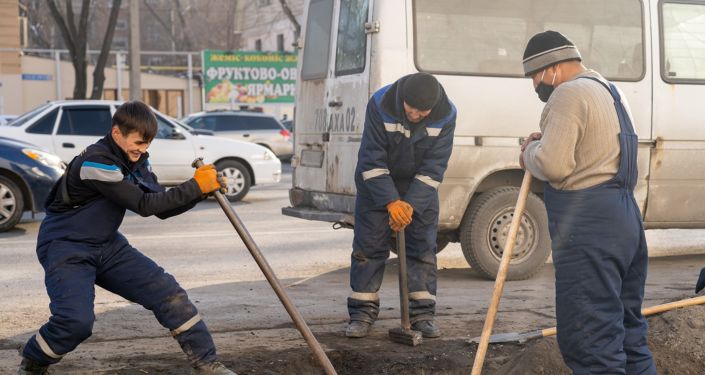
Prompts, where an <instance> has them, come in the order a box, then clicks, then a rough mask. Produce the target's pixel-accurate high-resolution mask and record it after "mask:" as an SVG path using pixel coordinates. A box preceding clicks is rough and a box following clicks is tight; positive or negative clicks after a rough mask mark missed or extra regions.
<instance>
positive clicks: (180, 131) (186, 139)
mask: <svg viewBox="0 0 705 375" xmlns="http://www.w3.org/2000/svg"><path fill="white" fill-rule="evenodd" d="M120 104H122V102H119V101H106V100H70V101H54V102H50V103H47V104H44V105H42V106H40V107H38V108H35V109H33V110H32V111H30V112H27V113H25V114H24V115H22V116H20V117H18V118H17V119H15V121H13V122H12V123H11V124H10V125H8V126H2V127H0V136H7V137H11V138H15V139H20V140H23V141H25V142H29V143H33V144H35V145H38V146H40V147H42V148H44V149H46V150H49V151H51V152H52V153H54V154H56V155H58V156H59V157H60V158H61V159H62V160H63V161H64V162H65V163H69V162H70V161H71V159H73V157H74V156H76V155H77V154H78V153H79V152H81V151H82V150H83V149H85V148H86V147H87V146H89V145H91V144H93V143H95V142H96V141H97V140H98V139H100V138H102V137H103V136H105V135H106V134H108V132H109V130H110V128H111V126H112V115H113V114H114V113H115V110H116V108H117V107H119V106H120ZM153 111H154V114H155V115H156V116H157V122H158V124H159V130H158V131H157V135H156V137H155V138H154V140H153V141H152V144H151V145H150V147H149V155H150V157H149V160H150V163H151V164H152V168H153V169H154V172H155V173H156V174H157V177H159V182H160V183H161V184H163V185H167V186H168V185H177V184H180V183H182V182H184V181H186V180H188V179H190V178H191V177H193V172H194V170H193V168H192V167H191V163H192V162H193V160H194V159H195V158H196V157H202V158H203V160H204V161H205V162H206V163H214V164H215V166H216V169H217V170H218V171H220V172H222V173H223V175H224V176H225V177H226V178H227V182H228V187H227V193H226V194H225V195H226V196H227V197H228V199H229V200H230V201H238V200H240V199H242V198H243V197H244V196H245V195H246V194H247V192H248V191H249V189H250V186H253V185H255V184H269V183H277V182H279V181H280V179H281V162H280V161H279V159H278V158H277V157H276V156H275V155H274V153H272V151H270V150H268V149H267V148H265V147H262V146H260V145H257V144H254V143H249V142H243V141H237V140H233V139H227V138H220V137H215V136H212V135H206V134H208V132H203V131H198V130H194V129H192V128H190V127H188V126H187V125H184V124H182V123H179V122H178V121H176V120H174V119H172V118H170V117H168V116H166V115H164V114H162V113H160V112H159V111H157V110H154V109H153Z"/></svg>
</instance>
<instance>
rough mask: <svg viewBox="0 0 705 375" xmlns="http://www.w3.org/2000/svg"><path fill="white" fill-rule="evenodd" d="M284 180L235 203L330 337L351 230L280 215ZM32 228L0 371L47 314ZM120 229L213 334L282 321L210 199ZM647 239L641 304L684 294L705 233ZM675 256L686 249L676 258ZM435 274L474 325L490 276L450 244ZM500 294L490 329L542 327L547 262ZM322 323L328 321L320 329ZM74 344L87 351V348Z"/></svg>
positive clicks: (3, 329) (0, 347) (105, 327)
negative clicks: (500, 316) (169, 278)
mask: <svg viewBox="0 0 705 375" xmlns="http://www.w3.org/2000/svg"><path fill="white" fill-rule="evenodd" d="M290 185H291V167H290V166H289V165H285V166H284V175H283V179H282V182H281V183H280V184H277V185H273V186H262V187H256V188H254V189H252V190H251V192H250V193H249V195H248V196H247V197H246V198H245V199H244V201H242V202H239V203H237V204H235V205H234V208H235V210H236V212H237V213H238V215H240V217H241V218H242V220H243V221H244V223H245V225H246V226H247V228H248V229H249V231H250V232H251V234H252V236H253V237H254V239H255V241H256V242H257V243H258V244H259V246H260V248H261V250H262V251H263V253H264V255H265V257H266V258H267V259H268V261H269V263H270V265H271V266H272V268H273V269H274V270H275V272H276V273H277V275H278V276H279V278H280V279H282V280H283V283H284V284H285V285H287V286H288V287H287V290H288V291H290V293H291V295H292V298H293V299H294V300H295V302H296V303H297V305H298V306H299V307H300V308H301V310H302V312H303V313H304V315H305V316H307V320H308V321H309V322H311V323H312V324H314V325H320V326H321V328H319V329H321V330H327V331H331V332H339V331H340V330H342V328H343V327H344V322H345V320H346V318H347V314H346V310H345V298H346V297H347V295H348V293H349V287H348V286H347V272H348V268H347V267H348V266H349V259H350V247H351V243H352V231H350V230H333V229H332V228H331V225H330V224H328V223H321V222H312V221H305V220H300V219H295V218H290V217H286V216H283V215H281V211H280V210H281V208H282V207H284V206H287V205H288V193H287V192H288V189H289V186H290ZM38 227H39V221H38V220H31V219H27V220H25V221H23V223H21V224H20V225H19V227H18V228H16V229H15V230H13V231H10V232H7V233H1V234H0V374H2V373H6V372H4V371H7V369H9V368H11V367H12V366H14V364H15V363H16V361H17V357H16V353H15V351H14V349H13V348H14V347H15V346H16V345H18V344H20V343H22V342H24V340H26V339H27V338H28V337H29V336H31V335H32V334H33V332H34V331H35V330H36V329H37V328H38V327H39V326H40V325H41V324H43V323H44V322H45V321H46V319H47V318H48V316H49V311H48V302H49V301H48V298H47V296H46V292H45V290H44V283H43V271H42V268H41V266H40V265H39V263H38V262H37V260H36V255H35V244H36V234H37V229H38ZM121 231H122V232H123V233H124V234H125V235H126V236H127V238H128V239H129V240H130V242H131V243H132V245H133V246H135V247H136V248H138V249H140V250H141V251H142V252H143V253H145V254H146V255H148V256H149V257H151V258H152V259H154V260H155V261H156V262H157V263H159V264H160V265H161V266H163V267H164V268H165V269H166V270H167V271H168V272H170V273H172V274H173V275H174V276H175V277H176V279H177V280H178V281H179V282H180V283H181V285H182V286H183V287H184V288H185V289H187V290H188V291H189V294H190V295H191V297H192V298H193V299H194V300H196V301H197V304H198V306H199V309H200V310H201V311H202V312H205V313H204V315H205V316H207V320H208V321H209V325H210V326H211V328H212V329H213V330H214V332H216V337H217V335H218V332H220V333H222V335H226V336H227V335H228V334H229V333H231V332H242V331H246V330H250V331H252V332H256V331H257V330H265V331H266V330H269V329H275V328H276V329H279V328H282V327H290V326H291V324H290V320H289V318H288V317H287V316H286V314H285V313H284V312H283V309H282V308H281V307H280V305H279V303H278V301H277V300H276V298H275V297H274V296H273V293H272V292H271V290H270V289H269V287H268V286H267V284H266V283H265V282H263V280H264V277H263V275H262V273H261V272H260V270H259V269H258V267H257V265H256V264H255V262H254V261H253V260H252V258H251V256H250V254H249V253H248V252H247V250H246V248H245V246H244V245H243V244H242V242H241V241H240V239H239V238H238V237H237V235H236V233H235V231H234V230H233V228H232V226H231V224H230V223H229V221H227V219H226V217H225V216H224V214H223V213H222V211H221V209H220V207H219V206H218V205H217V203H216V202H215V201H214V200H209V201H206V202H203V203H201V204H199V205H198V206H197V207H196V208H195V209H194V210H192V211H190V212H188V213H186V214H183V215H181V216H178V217H174V218H171V219H168V220H166V221H162V220H159V219H157V218H142V217H139V216H138V215H134V214H128V215H127V217H126V218H125V221H124V223H123V225H122V227H121ZM647 239H648V241H649V245H650V251H651V254H652V256H653V257H654V260H653V261H652V264H653V265H652V268H651V269H652V270H656V271H654V272H651V273H650V275H649V280H648V282H647V284H648V285H647V296H646V301H647V303H645V304H646V305H651V304H656V303H661V302H663V301H666V300H669V299H672V298H674V297H679V296H681V295H684V294H687V293H688V292H689V291H690V290H691V289H692V285H694V283H695V279H696V278H697V271H698V270H699V269H700V267H702V266H705V256H704V255H701V254H704V253H705V230H659V231H656V230H654V231H648V232H647ZM684 254H690V255H687V256H680V255H684ZM657 257H661V258H659V259H656V258H657ZM392 264H394V263H393V262H392ZM439 269H441V271H440V272H439V275H440V276H439V285H440V286H439V305H440V306H442V305H447V309H449V311H450V310H451V309H452V313H448V312H446V311H445V310H444V311H441V312H440V313H439V315H441V316H443V315H445V316H447V318H446V319H448V322H449V324H450V322H451V320H452V319H455V318H454V317H457V316H462V319H465V320H471V321H479V322H481V320H482V316H483V314H484V308H485V305H486V302H487V301H488V300H489V294H490V293H491V285H492V283H491V282H489V281H486V280H482V279H480V278H479V277H478V276H477V274H475V273H474V272H473V271H472V270H471V269H469V268H468V266H467V263H465V260H464V258H463V256H462V252H461V250H460V246H459V245H458V244H450V245H449V246H448V247H447V248H446V249H445V250H444V251H443V252H442V253H441V254H439ZM395 270H396V268H395V267H389V271H388V275H387V277H385V284H384V286H383V294H382V296H383V298H387V301H388V302H387V308H386V309H384V310H383V312H382V314H381V319H382V320H384V319H389V322H390V324H392V322H393V321H394V319H396V316H398V315H397V314H398V312H395V311H394V305H395V304H396V303H398V299H397V298H398V297H395V295H396V290H395V288H396V286H395V283H396V279H395V276H394V274H393V273H394V272H395ZM389 273H391V275H390V274H389ZM652 274H654V275H653V276H652ZM527 290H529V291H530V292H528V297H527ZM674 291H675V292H674ZM506 293H507V299H508V300H509V301H511V300H512V299H519V300H522V301H525V302H522V303H523V305H522V306H521V308H520V307H518V306H515V305H514V304H512V303H507V304H506V306H505V305H503V306H505V307H504V308H505V309H504V312H505V313H510V314H515V315H512V316H513V318H512V319H508V320H507V321H506V322H504V323H498V324H499V327H502V325H503V324H504V326H505V327H506V328H516V329H521V328H529V327H524V326H525V325H527V324H528V323H529V322H530V323H532V324H548V325H549V326H550V323H551V321H552V319H553V314H554V308H553V306H552V294H553V290H552V269H551V267H550V266H547V267H545V269H544V271H542V272H541V273H539V275H537V277H535V278H534V279H532V280H529V281H527V282H521V283H508V286H507V292H506ZM513 293H514V294H513ZM690 293H692V291H690ZM385 296H386V297H385ZM464 296H467V298H464ZM526 301H529V302H526ZM95 309H96V315H97V316H98V321H97V323H96V327H95V330H94V335H93V337H92V338H91V339H90V340H89V342H95V343H96V344H95V345H98V343H101V342H106V341H114V340H120V339H122V338H140V339H144V340H151V339H152V338H155V339H158V340H164V338H163V336H164V332H163V329H162V328H161V327H159V325H158V324H157V323H156V321H155V320H154V319H153V318H151V317H150V314H149V313H148V312H146V311H144V310H142V309H141V307H139V306H135V305H133V304H130V303H129V302H127V301H125V300H123V299H122V298H120V297H118V296H115V295H113V294H110V293H108V292H106V291H103V290H101V289H100V288H97V291H96V301H95ZM525 309H529V310H531V311H532V312H531V318H527V317H526V316H522V315H521V314H522V311H525ZM462 314H469V315H468V316H470V317H469V318H468V316H465V315H462ZM234 322H236V323H234ZM478 324H479V323H478ZM326 325H327V326H328V328H323V326H326ZM523 325H524V326H523ZM478 327H480V326H479V325H478ZM288 331H292V330H291V329H289V330H288ZM314 331H315V329H314ZM468 334H469V335H470V336H472V333H468ZM252 335H255V333H252ZM263 335H264V334H263ZM286 335H289V336H291V335H292V334H291V333H290V332H289V333H287V334H286ZM286 335H284V334H282V335H281V336H278V337H280V338H281V337H284V336H286ZM265 336H266V335H265ZM293 337H296V333H295V331H294V334H293ZM288 340H291V338H289V339H288ZM270 344H271V343H269V344H267V345H270ZM232 345H234V346H232ZM232 345H231V346H229V347H228V348H229V350H231V351H232V352H235V351H237V350H239V349H238V348H240V347H238V346H237V345H236V344H232ZM242 345H245V344H242ZM81 348H84V346H81V347H80V348H79V349H81ZM81 350H96V346H94V347H90V346H87V347H86V348H84V349H81ZM165 350H167V349H165ZM168 350H177V351H178V348H174V347H169V348H168ZM84 353H85V352H84ZM111 353H112V352H111ZM112 354H114V353H112ZM93 355H94V356H95V353H94V354H93ZM106 355H107V354H106ZM80 356H81V354H78V355H77V357H74V358H79V357H80ZM84 356H85V355H84ZM94 358H95V357H94ZM67 360H68V359H67Z"/></svg>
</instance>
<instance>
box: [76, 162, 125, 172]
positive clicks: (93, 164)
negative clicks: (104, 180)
mask: <svg viewBox="0 0 705 375" xmlns="http://www.w3.org/2000/svg"><path fill="white" fill-rule="evenodd" d="M81 167H93V168H98V169H105V170H107V171H119V170H120V167H118V166H117V165H115V164H101V163H96V162H92V161H84V162H83V164H81Z"/></svg>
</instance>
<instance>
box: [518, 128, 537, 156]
mask: <svg viewBox="0 0 705 375" xmlns="http://www.w3.org/2000/svg"><path fill="white" fill-rule="evenodd" d="M539 139H541V133H540V132H536V133H531V134H529V136H528V137H526V139H524V142H523V143H522V144H521V152H524V151H525V150H526V146H528V145H529V143H531V142H533V141H538V140H539Z"/></svg>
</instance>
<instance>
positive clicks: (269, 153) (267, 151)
mask: <svg viewBox="0 0 705 375" xmlns="http://www.w3.org/2000/svg"><path fill="white" fill-rule="evenodd" d="M276 158H277V155H274V153H273V152H272V150H270V149H265V150H264V160H274V159H276Z"/></svg>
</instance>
